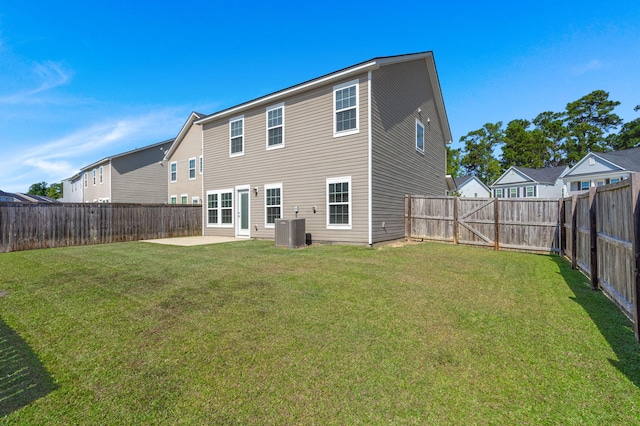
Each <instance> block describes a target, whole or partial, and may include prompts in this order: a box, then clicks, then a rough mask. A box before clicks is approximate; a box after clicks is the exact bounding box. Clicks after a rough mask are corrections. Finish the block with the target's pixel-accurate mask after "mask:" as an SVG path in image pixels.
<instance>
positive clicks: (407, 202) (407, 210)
mask: <svg viewBox="0 0 640 426" xmlns="http://www.w3.org/2000/svg"><path fill="white" fill-rule="evenodd" d="M404 214H405V220H404V237H405V238H406V239H408V240H409V239H411V195H409V194H405V196H404Z"/></svg>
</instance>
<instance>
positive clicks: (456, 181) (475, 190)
mask: <svg viewBox="0 0 640 426" xmlns="http://www.w3.org/2000/svg"><path fill="white" fill-rule="evenodd" d="M452 181H453V189H450V190H449V193H450V194H455V195H457V196H458V197H471V198H477V197H490V196H491V190H490V189H489V187H487V185H485V184H484V183H482V181H481V180H480V179H478V177H477V176H473V175H467V176H460V177H457V178H453V179H452Z"/></svg>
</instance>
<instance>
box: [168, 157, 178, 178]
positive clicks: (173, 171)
mask: <svg viewBox="0 0 640 426" xmlns="http://www.w3.org/2000/svg"><path fill="white" fill-rule="evenodd" d="M169 168H170V169H171V182H176V181H177V180H178V163H176V162H175V161H174V162H172V163H171V165H169Z"/></svg>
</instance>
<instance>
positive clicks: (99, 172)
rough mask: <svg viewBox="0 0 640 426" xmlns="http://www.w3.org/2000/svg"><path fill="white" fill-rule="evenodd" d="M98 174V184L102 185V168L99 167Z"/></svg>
mask: <svg viewBox="0 0 640 426" xmlns="http://www.w3.org/2000/svg"><path fill="white" fill-rule="evenodd" d="M98 174H99V175H100V183H101V184H102V166H100V169H99V171H98Z"/></svg>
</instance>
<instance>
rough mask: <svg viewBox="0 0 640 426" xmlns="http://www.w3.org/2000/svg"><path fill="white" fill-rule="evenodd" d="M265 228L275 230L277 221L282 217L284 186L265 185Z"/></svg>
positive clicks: (279, 184)
mask: <svg viewBox="0 0 640 426" xmlns="http://www.w3.org/2000/svg"><path fill="white" fill-rule="evenodd" d="M264 192H265V200H264V208H265V214H264V217H265V223H264V225H265V227H266V228H273V227H274V224H275V223H276V219H279V218H281V217H282V184H281V183H278V184H273V185H265V186H264Z"/></svg>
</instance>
